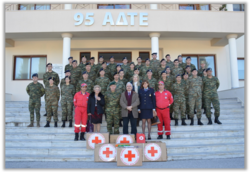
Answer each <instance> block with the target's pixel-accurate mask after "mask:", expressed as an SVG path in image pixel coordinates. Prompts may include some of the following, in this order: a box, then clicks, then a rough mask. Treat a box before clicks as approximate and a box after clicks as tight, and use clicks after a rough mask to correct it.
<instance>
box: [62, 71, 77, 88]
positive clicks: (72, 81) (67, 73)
mask: <svg viewBox="0 0 250 172" xmlns="http://www.w3.org/2000/svg"><path fill="white" fill-rule="evenodd" d="M64 73H65V76H69V77H70V76H71V73H70V70H66V71H65V72H64ZM65 84H66V82H65V78H63V79H61V82H60V88H61V89H62V86H63V85H65ZM70 84H72V85H73V86H74V85H76V80H74V79H72V78H71V79H70Z"/></svg>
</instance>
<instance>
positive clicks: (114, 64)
mask: <svg viewBox="0 0 250 172" xmlns="http://www.w3.org/2000/svg"><path fill="white" fill-rule="evenodd" d="M116 65H117V64H116V63H113V64H112V63H109V65H108V66H107V68H108V69H109V71H110V74H111V75H110V77H109V79H110V81H111V80H113V79H114V78H113V74H114V73H115V72H116Z"/></svg>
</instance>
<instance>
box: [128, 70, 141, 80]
mask: <svg viewBox="0 0 250 172" xmlns="http://www.w3.org/2000/svg"><path fill="white" fill-rule="evenodd" d="M134 75H138V78H139V80H138V81H140V82H142V79H141V75H140V70H139V68H135V69H134ZM134 75H133V76H132V77H131V78H130V79H129V81H130V82H131V81H133V77H134Z"/></svg>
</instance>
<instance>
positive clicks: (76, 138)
mask: <svg viewBox="0 0 250 172" xmlns="http://www.w3.org/2000/svg"><path fill="white" fill-rule="evenodd" d="M78 138H79V134H78V133H75V139H74V141H77V140H78Z"/></svg>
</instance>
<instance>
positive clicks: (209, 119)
mask: <svg viewBox="0 0 250 172" xmlns="http://www.w3.org/2000/svg"><path fill="white" fill-rule="evenodd" d="M207 119H208V123H207V125H212V124H213V123H212V120H211V117H210V118H207Z"/></svg>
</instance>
